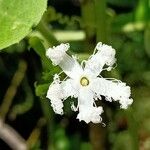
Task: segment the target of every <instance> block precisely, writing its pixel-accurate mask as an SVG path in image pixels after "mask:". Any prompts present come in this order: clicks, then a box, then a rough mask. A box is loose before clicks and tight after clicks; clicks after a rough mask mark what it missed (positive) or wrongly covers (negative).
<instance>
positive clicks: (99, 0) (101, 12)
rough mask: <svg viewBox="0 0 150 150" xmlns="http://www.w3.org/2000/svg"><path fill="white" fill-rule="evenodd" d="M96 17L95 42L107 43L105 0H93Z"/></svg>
mask: <svg viewBox="0 0 150 150" xmlns="http://www.w3.org/2000/svg"><path fill="white" fill-rule="evenodd" d="M94 4H95V17H96V41H97V42H99V41H101V42H104V43H107V42H108V38H107V22H106V21H107V18H106V17H107V16H106V0H94Z"/></svg>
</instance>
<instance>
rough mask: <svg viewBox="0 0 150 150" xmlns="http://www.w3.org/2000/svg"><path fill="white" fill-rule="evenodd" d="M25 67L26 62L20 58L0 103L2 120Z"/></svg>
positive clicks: (22, 76) (21, 78)
mask: <svg viewBox="0 0 150 150" xmlns="http://www.w3.org/2000/svg"><path fill="white" fill-rule="evenodd" d="M26 69H27V63H26V62H25V61H24V60H21V61H20V62H19V65H18V70H17V71H16V72H15V74H14V76H13V78H12V80H11V84H10V86H9V87H8V89H7V91H6V94H5V96H4V99H3V102H2V105H1V106H0V117H1V118H2V119H3V120H4V119H5V116H6V114H7V112H8V110H9V108H10V105H11V103H12V100H13V98H14V96H15V94H16V92H17V88H18V86H19V85H20V84H21V82H22V80H23V78H24V75H25V72H26Z"/></svg>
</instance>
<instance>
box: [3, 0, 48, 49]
mask: <svg viewBox="0 0 150 150" xmlns="http://www.w3.org/2000/svg"><path fill="white" fill-rule="evenodd" d="M46 5H47V0H0V49H3V48H5V47H8V46H10V45H12V44H14V43H18V42H19V41H20V40H21V39H23V38H24V37H25V36H26V35H27V34H28V33H29V32H30V31H31V29H32V28H33V27H35V26H36V25H37V24H38V22H39V21H40V19H41V17H42V15H43V13H44V11H45V10H46Z"/></svg>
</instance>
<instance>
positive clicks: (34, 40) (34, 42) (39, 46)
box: [29, 37, 52, 70]
mask: <svg viewBox="0 0 150 150" xmlns="http://www.w3.org/2000/svg"><path fill="white" fill-rule="evenodd" d="M29 44H30V46H31V47H32V48H33V49H34V50H35V52H36V53H37V54H38V55H39V56H40V57H41V59H42V61H43V63H44V65H45V68H46V69H48V70H49V69H51V67H52V64H51V62H50V60H49V59H48V58H47V57H46V55H45V52H46V50H45V47H44V45H43V43H42V42H41V39H39V38H38V37H31V38H30V39H29Z"/></svg>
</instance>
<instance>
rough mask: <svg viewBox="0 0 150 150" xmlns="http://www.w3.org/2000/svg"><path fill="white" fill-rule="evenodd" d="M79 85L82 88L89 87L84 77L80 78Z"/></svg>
mask: <svg viewBox="0 0 150 150" xmlns="http://www.w3.org/2000/svg"><path fill="white" fill-rule="evenodd" d="M80 84H81V85H82V86H87V85H89V80H88V79H87V78H86V77H82V78H81V80H80Z"/></svg>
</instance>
